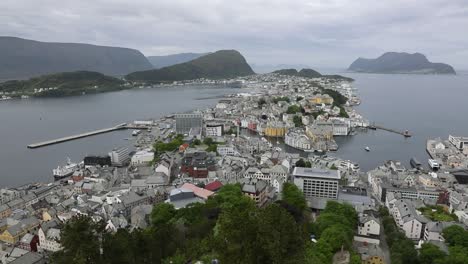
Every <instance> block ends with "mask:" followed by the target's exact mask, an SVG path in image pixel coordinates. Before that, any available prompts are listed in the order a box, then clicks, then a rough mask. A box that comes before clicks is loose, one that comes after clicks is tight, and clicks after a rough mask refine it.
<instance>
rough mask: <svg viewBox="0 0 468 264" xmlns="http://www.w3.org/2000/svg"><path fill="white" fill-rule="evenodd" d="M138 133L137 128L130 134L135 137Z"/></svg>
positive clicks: (139, 131)
mask: <svg viewBox="0 0 468 264" xmlns="http://www.w3.org/2000/svg"><path fill="white" fill-rule="evenodd" d="M140 133H141V130H138V129H137V130H133V132H132V136H134V137H136V136H138V134H140Z"/></svg>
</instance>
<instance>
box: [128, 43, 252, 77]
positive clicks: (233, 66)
mask: <svg viewBox="0 0 468 264" xmlns="http://www.w3.org/2000/svg"><path fill="white" fill-rule="evenodd" d="M251 74H254V72H253V71H252V68H250V66H249V64H247V61H246V60H245V58H244V57H243V56H242V55H241V54H240V53H239V52H238V51H235V50H220V51H217V52H214V53H210V54H208V55H205V56H202V57H199V58H197V59H195V60H192V61H189V62H185V63H180V64H176V65H172V66H169V67H164V68H161V69H154V70H149V71H139V72H134V73H130V74H128V75H127V76H126V79H127V80H129V81H141V82H149V83H164V82H173V81H183V80H194V79H199V78H208V79H225V78H235V77H239V76H246V75H251Z"/></svg>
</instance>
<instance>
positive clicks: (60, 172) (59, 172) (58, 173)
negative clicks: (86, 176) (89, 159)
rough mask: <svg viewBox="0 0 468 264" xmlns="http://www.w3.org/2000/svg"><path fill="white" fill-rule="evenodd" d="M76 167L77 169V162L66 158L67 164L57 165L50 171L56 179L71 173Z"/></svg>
mask: <svg viewBox="0 0 468 264" xmlns="http://www.w3.org/2000/svg"><path fill="white" fill-rule="evenodd" d="M77 169H79V164H77V163H73V162H71V161H70V158H67V164H66V165H65V166H58V167H57V168H56V169H53V170H52V172H53V174H54V179H55V180H56V181H57V180H60V179H63V178H65V177H68V176H70V175H72V174H73V172H75V171H76V170H77Z"/></svg>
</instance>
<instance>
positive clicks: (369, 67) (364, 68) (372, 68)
mask: <svg viewBox="0 0 468 264" xmlns="http://www.w3.org/2000/svg"><path fill="white" fill-rule="evenodd" d="M348 70H350V71H355V72H366V73H411V74H418V73H419V74H455V70H454V69H453V67H452V66H450V65H448V64H445V63H433V62H430V61H429V60H428V59H427V58H426V56H424V55H423V54H421V53H414V54H410V53H406V52H387V53H384V54H383V55H382V56H380V57H378V58H376V59H364V58H358V59H357V60H355V61H354V62H353V63H352V64H351V65H350V66H349V68H348Z"/></svg>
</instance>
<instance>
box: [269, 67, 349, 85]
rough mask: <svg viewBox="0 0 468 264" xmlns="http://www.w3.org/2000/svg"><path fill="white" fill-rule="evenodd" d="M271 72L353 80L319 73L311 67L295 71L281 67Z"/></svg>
mask: <svg viewBox="0 0 468 264" xmlns="http://www.w3.org/2000/svg"><path fill="white" fill-rule="evenodd" d="M273 73H276V74H280V75H287V76H300V77H305V78H320V77H326V78H329V79H334V80H338V81H348V82H352V81H354V79H353V78H349V77H345V76H341V75H336V74H333V75H323V74H321V73H319V72H318V71H315V70H312V69H302V70H300V71H297V70H296V69H282V70H277V71H274V72H273Z"/></svg>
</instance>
